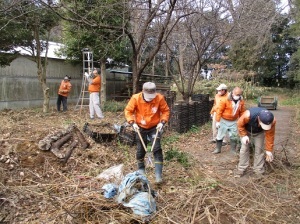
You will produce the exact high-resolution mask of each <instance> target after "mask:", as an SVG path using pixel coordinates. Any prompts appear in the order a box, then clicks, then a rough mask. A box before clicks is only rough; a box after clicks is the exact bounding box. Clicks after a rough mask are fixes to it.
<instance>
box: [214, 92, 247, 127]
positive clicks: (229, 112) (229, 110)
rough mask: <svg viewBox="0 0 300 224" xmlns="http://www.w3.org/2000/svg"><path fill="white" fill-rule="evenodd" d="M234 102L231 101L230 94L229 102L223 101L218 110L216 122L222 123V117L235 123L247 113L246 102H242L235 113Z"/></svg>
mask: <svg viewBox="0 0 300 224" xmlns="http://www.w3.org/2000/svg"><path fill="white" fill-rule="evenodd" d="M233 103H234V102H233V100H232V99H231V94H228V97H227V100H221V101H220V102H219V106H218V108H217V115H216V122H220V120H221V117H222V118H223V119H225V120H229V121H235V120H237V119H238V118H239V117H240V116H242V114H243V113H244V112H245V111H246V107H245V101H244V100H243V99H241V100H240V102H239V106H238V108H237V110H236V112H235V114H233V112H234V105H233Z"/></svg>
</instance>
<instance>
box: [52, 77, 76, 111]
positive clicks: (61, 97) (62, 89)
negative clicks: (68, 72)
mask: <svg viewBox="0 0 300 224" xmlns="http://www.w3.org/2000/svg"><path fill="white" fill-rule="evenodd" d="M70 79H71V77H69V76H65V77H64V80H62V81H61V83H60V86H59V89H58V97H57V102H56V106H57V111H60V106H61V104H62V105H63V111H64V112H65V111H67V110H68V106H67V101H68V95H69V93H70V91H71V88H72V85H71V83H70Z"/></svg>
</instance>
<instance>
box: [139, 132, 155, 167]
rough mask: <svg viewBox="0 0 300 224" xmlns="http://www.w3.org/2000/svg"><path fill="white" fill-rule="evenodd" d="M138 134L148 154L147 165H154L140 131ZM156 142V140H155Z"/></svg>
mask: <svg viewBox="0 0 300 224" xmlns="http://www.w3.org/2000/svg"><path fill="white" fill-rule="evenodd" d="M136 132H137V133H138V136H139V138H140V140H141V142H142V145H143V147H144V150H145V152H146V154H147V164H151V165H153V162H152V159H151V151H149V152H148V150H147V147H146V145H145V142H144V140H143V138H142V136H141V133H140V131H139V130H136ZM154 140H155V139H154Z"/></svg>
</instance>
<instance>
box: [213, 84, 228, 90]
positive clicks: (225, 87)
mask: <svg viewBox="0 0 300 224" xmlns="http://www.w3.org/2000/svg"><path fill="white" fill-rule="evenodd" d="M223 89H227V86H226V85H225V84H224V83H222V84H221V85H219V86H218V88H216V90H223Z"/></svg>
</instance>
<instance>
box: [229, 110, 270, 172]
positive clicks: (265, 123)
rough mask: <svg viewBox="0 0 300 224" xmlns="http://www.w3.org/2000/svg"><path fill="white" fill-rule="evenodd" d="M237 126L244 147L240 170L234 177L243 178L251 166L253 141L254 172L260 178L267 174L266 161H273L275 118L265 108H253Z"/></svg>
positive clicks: (241, 152) (243, 116) (241, 118)
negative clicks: (252, 144)
mask: <svg viewBox="0 0 300 224" xmlns="http://www.w3.org/2000/svg"><path fill="white" fill-rule="evenodd" d="M237 125H238V131H239V135H240V138H241V143H242V147H241V151H240V160H239V164H238V168H237V170H236V171H235V174H234V176H235V177H241V176H242V175H243V174H244V172H245V170H246V169H247V167H248V166H249V159H250V158H249V157H250V152H249V146H250V142H251V141H253V142H254V147H255V153H254V163H253V171H254V173H255V174H257V175H258V176H260V175H262V174H263V173H264V172H265V168H264V165H265V160H266V161H268V162H272V161H273V153H272V151H273V147H274V139H275V126H276V120H275V117H274V115H273V114H272V113H271V112H270V111H269V110H266V109H265V108H261V107H253V108H250V109H249V110H247V111H246V112H245V113H244V114H243V115H242V116H241V117H240V118H239V119H238V122H237ZM264 149H265V150H266V151H265V150H264ZM265 153H266V158H265Z"/></svg>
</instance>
